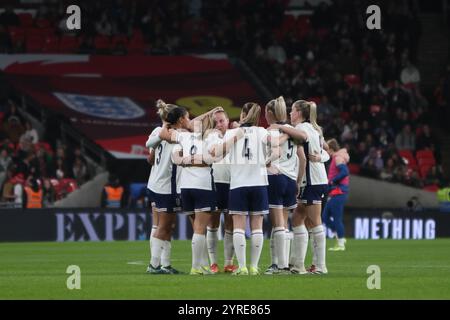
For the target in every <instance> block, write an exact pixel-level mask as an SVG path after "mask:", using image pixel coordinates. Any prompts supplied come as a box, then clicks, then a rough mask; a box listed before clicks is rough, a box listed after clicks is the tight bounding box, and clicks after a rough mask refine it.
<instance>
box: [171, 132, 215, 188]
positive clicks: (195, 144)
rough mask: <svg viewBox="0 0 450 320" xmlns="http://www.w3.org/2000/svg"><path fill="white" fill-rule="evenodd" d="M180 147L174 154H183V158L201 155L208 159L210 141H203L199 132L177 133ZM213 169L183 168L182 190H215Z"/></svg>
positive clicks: (175, 149)
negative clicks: (180, 152)
mask: <svg viewBox="0 0 450 320" xmlns="http://www.w3.org/2000/svg"><path fill="white" fill-rule="evenodd" d="M177 142H178V145H176V147H175V148H174V150H173V152H179V151H182V152H183V157H186V156H188V155H191V156H194V155H201V156H203V157H204V158H205V159H206V158H207V157H208V153H207V150H208V143H209V141H208V139H206V141H203V140H202V136H201V134H200V133H197V132H177ZM211 171H212V169H211V167H210V166H208V167H189V166H187V167H183V170H181V175H180V188H181V189H201V190H213V186H212V172H211Z"/></svg>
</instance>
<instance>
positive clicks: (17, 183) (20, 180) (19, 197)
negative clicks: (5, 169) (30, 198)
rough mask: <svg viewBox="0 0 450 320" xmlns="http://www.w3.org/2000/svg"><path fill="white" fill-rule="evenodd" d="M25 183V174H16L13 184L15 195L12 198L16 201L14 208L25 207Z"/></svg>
mask: <svg viewBox="0 0 450 320" xmlns="http://www.w3.org/2000/svg"><path fill="white" fill-rule="evenodd" d="M24 183H25V180H24V176H23V174H22V173H19V174H18V175H16V176H14V178H13V180H12V184H13V186H14V187H13V195H12V199H13V202H14V208H23V184H24Z"/></svg>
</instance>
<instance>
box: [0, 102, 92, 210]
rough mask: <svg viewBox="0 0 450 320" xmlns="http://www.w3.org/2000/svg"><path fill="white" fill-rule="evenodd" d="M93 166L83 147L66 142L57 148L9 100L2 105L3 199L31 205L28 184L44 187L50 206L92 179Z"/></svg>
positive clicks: (0, 183) (14, 204)
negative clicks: (87, 158)
mask: <svg viewBox="0 0 450 320" xmlns="http://www.w3.org/2000/svg"><path fill="white" fill-rule="evenodd" d="M90 172H91V170H90V168H89V165H88V162H87V160H86V159H85V157H84V156H83V155H82V152H81V149H80V148H79V147H71V148H69V147H68V146H66V145H64V144H60V145H58V146H57V148H56V150H54V149H53V148H52V147H51V146H50V144H49V143H46V142H44V141H41V140H40V139H39V135H38V132H37V130H36V129H35V128H33V126H32V125H31V123H30V121H28V120H26V119H25V118H24V117H23V116H22V115H21V113H20V112H19V111H18V107H17V106H16V104H15V103H14V102H13V101H11V100H8V102H7V104H6V106H5V105H4V104H2V105H1V106H0V190H1V194H0V203H2V205H3V206H7V207H18V208H21V207H25V206H26V205H27V201H26V198H27V197H26V195H27V192H26V191H27V190H26V189H27V187H33V186H34V188H35V189H36V192H38V193H39V192H40V191H42V194H40V195H39V196H37V197H40V200H41V205H42V206H43V207H48V206H50V205H52V204H53V203H54V202H55V201H57V200H59V199H62V198H64V197H65V196H66V195H67V194H68V193H70V192H72V191H74V190H75V189H77V188H78V186H80V185H82V184H83V183H85V182H86V181H88V180H89V179H90V176H91V173H90ZM24 199H25V200H24Z"/></svg>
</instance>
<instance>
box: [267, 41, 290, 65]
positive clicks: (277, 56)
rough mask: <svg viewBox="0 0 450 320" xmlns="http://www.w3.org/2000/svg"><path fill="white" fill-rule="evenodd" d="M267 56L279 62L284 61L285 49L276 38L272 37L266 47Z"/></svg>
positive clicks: (282, 62)
mask: <svg viewBox="0 0 450 320" xmlns="http://www.w3.org/2000/svg"><path fill="white" fill-rule="evenodd" d="M267 57H268V58H269V60H272V61H276V62H278V63H280V64H284V63H285V62H286V51H284V48H283V47H282V46H280V43H279V42H278V40H276V39H274V40H273V42H272V44H271V45H270V47H269V48H268V49H267Z"/></svg>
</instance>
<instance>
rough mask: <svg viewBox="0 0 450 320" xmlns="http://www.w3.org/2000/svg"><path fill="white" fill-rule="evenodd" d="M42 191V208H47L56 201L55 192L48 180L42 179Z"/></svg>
mask: <svg viewBox="0 0 450 320" xmlns="http://www.w3.org/2000/svg"><path fill="white" fill-rule="evenodd" d="M42 191H43V193H44V194H43V198H44V207H46V208H47V207H49V206H50V205H52V204H53V203H54V202H55V201H56V191H55V188H54V187H53V185H52V183H51V182H50V179H44V182H43V186H42Z"/></svg>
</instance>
